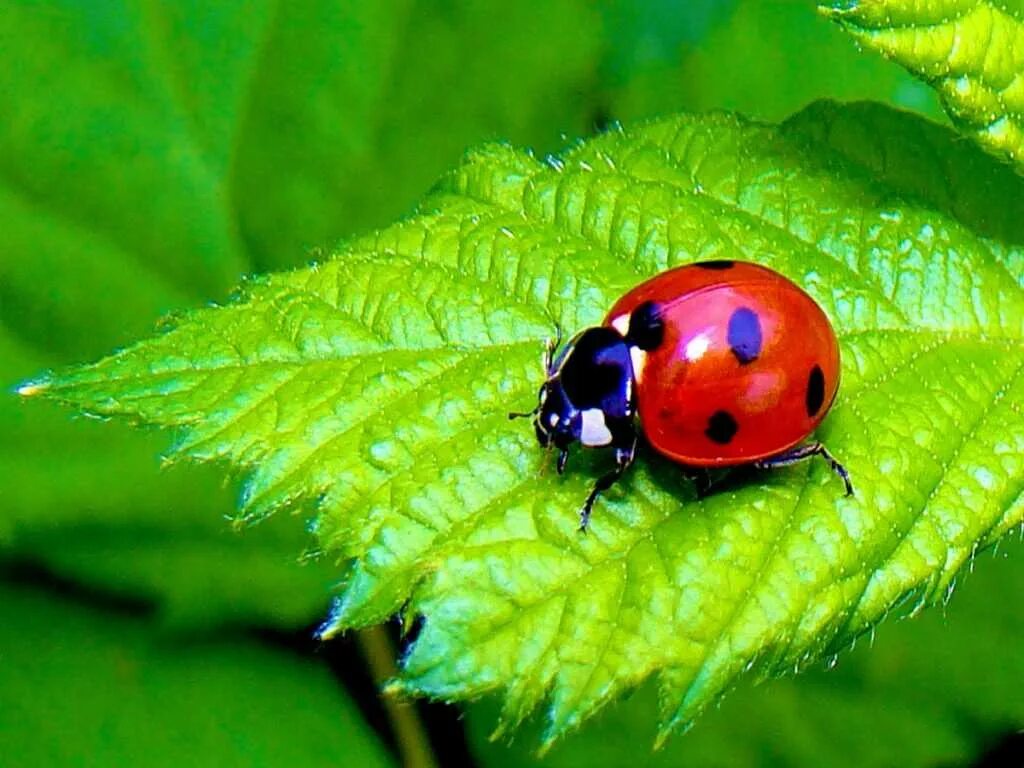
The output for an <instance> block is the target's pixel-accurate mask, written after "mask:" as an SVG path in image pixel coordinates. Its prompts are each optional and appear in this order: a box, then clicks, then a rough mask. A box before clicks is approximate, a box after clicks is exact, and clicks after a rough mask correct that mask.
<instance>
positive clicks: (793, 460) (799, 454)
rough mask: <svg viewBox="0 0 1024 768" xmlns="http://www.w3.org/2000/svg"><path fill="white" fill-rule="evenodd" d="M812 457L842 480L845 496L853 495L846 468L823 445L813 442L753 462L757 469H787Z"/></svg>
mask: <svg viewBox="0 0 1024 768" xmlns="http://www.w3.org/2000/svg"><path fill="white" fill-rule="evenodd" d="M814 456H821V457H822V458H823V459H825V461H827V462H828V464H829V466H830V467H831V468H832V471H833V472H835V473H836V474H837V475H839V477H840V478H842V480H843V483H844V484H845V485H846V495H847V496H852V495H853V483H851V482H850V473H849V472H847V471H846V467H844V466H843V465H842V464H840V463H839V461H838V459H836V457H835V456H833V455H832V454H831V453H829V452H828V449H827V448H825V446H824V445H822V444H821V443H819V442H817V441H815V442H813V443H808V444H807V445H798V446H797V447H796V448H790V449H789V450H788V451H786V452H785V453H780V454H779V455H778V456H772V457H771V458H768V459H761V460H760V461H755V462H754V466H755V467H757V468H758V469H776V468H778V467H788V466H791V465H793V464H798V463H799V462H801V461H806V460H807V459H810V458H812V457H814Z"/></svg>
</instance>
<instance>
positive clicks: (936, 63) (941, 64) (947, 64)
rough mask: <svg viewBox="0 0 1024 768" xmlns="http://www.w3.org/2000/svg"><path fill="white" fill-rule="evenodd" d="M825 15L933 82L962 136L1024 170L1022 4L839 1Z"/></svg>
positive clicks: (947, 0) (943, 0)
mask: <svg viewBox="0 0 1024 768" xmlns="http://www.w3.org/2000/svg"><path fill="white" fill-rule="evenodd" d="M823 10H824V12H825V13H826V14H828V15H829V16H831V17H832V18H833V19H835V20H836V21H838V22H839V23H840V24H841V25H842V26H843V28H844V29H846V30H847V31H848V32H850V33H851V34H852V35H853V36H854V38H855V39H857V40H858V41H860V42H861V43H863V44H864V45H866V46H867V47H869V48H873V49H874V50H877V51H879V52H880V53H881V54H882V55H884V56H886V57H887V58H890V59H892V60H893V61H896V62H898V63H900V64H902V65H903V66H904V67H906V68H907V69H908V70H910V71H911V72H913V73H914V74H915V75H917V76H918V77H920V78H922V79H923V80H925V81H926V82H928V83H930V84H931V85H932V86H933V87H934V88H935V89H936V90H937V91H938V93H939V96H940V97H941V98H942V101H943V104H944V105H945V107H946V110H947V111H948V112H949V115H950V117H951V118H952V119H953V122H954V123H955V124H956V125H957V127H958V128H960V130H962V131H964V132H965V133H967V134H968V135H970V136H973V137H974V138H975V139H976V140H977V141H978V143H980V144H981V145H982V146H983V147H985V148H986V149H988V150H989V151H991V152H993V153H995V154H998V155H1001V156H1005V157H1008V158H1009V159H1010V160H1012V161H1013V162H1014V164H1015V165H1016V167H1017V168H1018V170H1021V169H1024V117H1022V115H1024V53H1021V52H1022V51H1024V5H1022V4H1021V3H1020V2H1019V0H1010V1H1009V2H994V0H838V2H835V3H834V4H833V5H831V6H830V7H827V8H824V9H823Z"/></svg>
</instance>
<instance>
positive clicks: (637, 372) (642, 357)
mask: <svg viewBox="0 0 1024 768" xmlns="http://www.w3.org/2000/svg"><path fill="white" fill-rule="evenodd" d="M629 359H630V360H632V361H633V378H634V379H635V380H636V381H640V379H641V378H642V377H643V375H644V366H645V365H647V353H646V352H644V351H643V350H642V349H640V347H630V348H629Z"/></svg>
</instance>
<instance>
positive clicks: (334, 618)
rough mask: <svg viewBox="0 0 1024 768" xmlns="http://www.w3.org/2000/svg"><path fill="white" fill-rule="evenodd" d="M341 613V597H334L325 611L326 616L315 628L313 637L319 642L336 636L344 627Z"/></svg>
mask: <svg viewBox="0 0 1024 768" xmlns="http://www.w3.org/2000/svg"><path fill="white" fill-rule="evenodd" d="M341 615H342V608H341V598H339V597H335V598H333V599H332V600H331V608H330V610H329V611H328V612H327V618H325V619H324V620H323V622H321V624H320V626H319V627H317V628H316V632H315V633H314V637H316V639H317V640H319V641H321V642H323V641H326V640H330V639H331V638H334V637H337V636H338V634H340V633H341V632H342V631H343V630H344V629H345V625H344V623H343V622H342V620H341Z"/></svg>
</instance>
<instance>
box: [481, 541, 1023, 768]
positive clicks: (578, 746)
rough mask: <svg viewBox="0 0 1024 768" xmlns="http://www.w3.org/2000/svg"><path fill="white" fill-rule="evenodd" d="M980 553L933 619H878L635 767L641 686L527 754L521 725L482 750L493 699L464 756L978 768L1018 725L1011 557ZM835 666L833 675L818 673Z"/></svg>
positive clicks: (646, 715)
mask: <svg viewBox="0 0 1024 768" xmlns="http://www.w3.org/2000/svg"><path fill="white" fill-rule="evenodd" d="M1014 539H1016V537H1011V541H1010V543H1009V546H1008V547H1007V548H1006V549H1005V550H1004V549H1003V547H1002V546H1000V551H999V557H997V558H992V557H988V556H980V557H979V558H978V559H977V562H976V568H975V571H974V572H973V573H972V574H970V575H967V576H966V578H965V579H964V580H963V583H962V585H960V586H958V587H957V590H956V596H955V598H954V599H953V600H952V601H951V603H950V604H949V605H948V607H946V608H945V609H944V610H933V611H928V612H927V613H926V614H925V615H923V616H921V617H919V618H918V619H915V620H914V621H902V622H890V623H887V624H885V625H884V626H882V627H881V628H880V629H879V631H878V634H877V636H875V635H874V634H873V635H872V636H871V638H870V640H868V639H863V640H861V641H860V642H859V643H858V644H857V647H856V649H855V650H854V651H853V652H852V653H850V654H844V655H842V656H840V657H839V659H838V660H837V659H830V660H829V663H828V664H827V665H826V664H822V665H819V666H817V667H816V668H814V669H811V670H808V671H807V672H806V673H805V674H804V675H802V676H801V677H800V679H794V678H783V679H779V680H771V681H767V682H765V683H763V684H762V685H759V686H750V685H741V686H739V688H738V689H737V690H736V691H735V692H733V693H732V694H731V695H730V696H729V697H728V698H727V699H726V700H725V701H724V702H723V703H722V706H721V707H716V708H713V709H712V710H711V711H709V712H707V713H706V714H705V715H704V716H703V717H702V718H701V719H700V721H699V722H697V723H696V724H695V725H694V727H693V729H692V730H691V731H689V732H687V734H686V735H685V737H682V738H679V739H675V740H673V741H671V742H669V744H668V745H667V746H666V748H665V749H663V750H661V751H660V752H657V753H654V754H651V755H649V756H646V757H645V758H644V759H640V758H639V757H638V756H639V755H641V754H642V753H641V752H640V751H639V749H638V744H637V739H638V735H639V734H649V733H651V732H652V731H653V729H654V724H655V723H656V722H657V718H658V713H657V692H656V691H655V690H654V688H653V686H650V685H646V686H644V687H643V688H641V689H640V690H639V691H637V692H636V693H634V694H633V695H631V696H629V697H628V698H627V699H625V700H623V701H621V702H618V703H616V704H613V705H611V706H609V707H608V708H607V709H605V710H604V711H603V712H602V713H601V714H600V715H598V716H597V717H595V718H594V719H593V721H591V722H590V723H588V724H587V725H586V726H585V727H584V728H582V729H581V730H580V731H579V733H576V734H573V735H572V736H571V737H569V738H567V739H566V740H565V741H563V742H561V743H559V744H557V745H556V746H555V747H554V749H552V750H551V752H550V753H549V754H548V755H546V756H545V758H544V759H543V760H539V759H538V758H537V757H535V756H534V755H533V754H532V749H531V744H532V741H531V739H533V738H535V734H536V731H537V730H538V725H539V724H538V723H537V722H535V721H536V720H537V719H538V718H533V720H534V722H531V723H530V724H529V726H527V727H526V728H527V730H526V732H525V733H523V734H519V735H517V737H516V739H515V740H514V741H513V740H511V739H503V740H498V741H491V740H489V738H488V736H489V735H490V733H491V731H492V730H493V728H494V716H495V712H496V711H497V703H496V702H490V701H488V702H484V703H481V704H479V705H474V706H472V707H470V708H469V714H468V721H469V732H470V738H471V743H472V744H473V747H474V754H475V756H476V757H477V758H478V759H479V760H480V761H481V763H482V764H483V765H484V766H494V767H495V768H520V767H522V768H525V767H526V766H545V767H546V768H619V766H623V765H633V764H637V763H642V764H643V765H647V766H650V767H651V768H659V767H660V766H665V767H666V768H667V767H669V766H671V767H672V768H690V767H691V766H692V767H695V768H696V767H699V768H732V766H738V765H742V766H771V767H772V768H802V767H803V766H814V767H815V768H832V767H833V766H834V767H835V768H846V767H847V766H850V765H856V766H859V768H891V766H895V765H903V766H940V765H941V766H953V765H975V764H980V763H979V762H978V760H977V758H978V755H979V753H981V752H982V751H984V750H986V749H988V748H989V747H990V746H991V745H992V744H993V743H995V742H996V741H998V740H999V739H1000V738H1001V737H1003V736H1004V735H1005V734H1008V733H1012V732H1015V731H1017V732H1019V731H1020V729H1021V725H1022V724H1024V698H1022V697H1021V695H1020V681H1021V679H1022V678H1024V656H1022V655H1021V653H1020V651H1019V645H1020V637H1021V634H1022V633H1024V615H1022V614H1021V612H1020V611H1015V610H1007V606H1012V605H1015V604H1016V603H1017V602H1018V601H1019V599H1020V594H1021V591H1022V590H1024V547H1022V546H1021V544H1020V543H1019V542H1017V541H1014ZM835 661H838V664H837V666H836V668H835V669H826V666H832V662H835Z"/></svg>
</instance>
